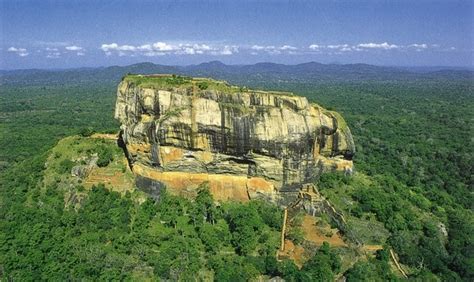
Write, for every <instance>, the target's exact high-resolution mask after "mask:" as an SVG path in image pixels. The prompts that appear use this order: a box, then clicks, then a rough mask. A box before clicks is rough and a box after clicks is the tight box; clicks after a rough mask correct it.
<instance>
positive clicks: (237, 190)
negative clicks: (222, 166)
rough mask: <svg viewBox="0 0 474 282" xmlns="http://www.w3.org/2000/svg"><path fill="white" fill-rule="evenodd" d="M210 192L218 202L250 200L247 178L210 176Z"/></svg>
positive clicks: (220, 175)
mask: <svg viewBox="0 0 474 282" xmlns="http://www.w3.org/2000/svg"><path fill="white" fill-rule="evenodd" d="M208 176H209V178H208V179H209V180H208V181H209V190H210V192H211V193H212V195H213V196H214V199H215V200H217V201H228V200H234V201H240V202H246V201H248V200H249V195H248V193H247V177H246V176H233V175H222V174H209V175H208Z"/></svg>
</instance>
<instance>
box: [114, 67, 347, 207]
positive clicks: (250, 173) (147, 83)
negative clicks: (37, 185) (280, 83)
mask: <svg viewBox="0 0 474 282" xmlns="http://www.w3.org/2000/svg"><path fill="white" fill-rule="evenodd" d="M115 117H116V119H118V120H119V121H120V123H121V130H122V132H121V136H122V140H123V142H124V144H125V147H126V151H127V155H128V158H129V161H130V165H131V166H132V169H133V171H134V172H135V173H136V174H137V179H138V182H137V183H138V185H141V186H144V185H145V186H147V185H148V186H150V185H151V186H153V187H152V188H153V189H154V190H159V189H160V187H164V186H166V187H167V189H168V190H169V191H170V192H171V193H175V194H184V195H186V194H191V195H192V194H193V193H195V191H196V188H197V187H198V186H199V185H201V184H203V183H205V182H207V183H208V185H209V187H210V190H211V192H212V193H213V195H214V197H215V198H216V199H218V200H226V199H235V200H242V201H244V200H248V199H251V198H257V197H261V198H267V199H269V200H272V201H274V202H279V203H281V204H285V202H288V197H285V196H286V195H294V193H298V191H299V189H300V187H301V186H302V185H303V184H304V183H309V182H311V181H313V180H314V179H315V178H316V177H318V175H319V174H321V173H324V172H326V171H330V170H345V171H348V172H350V171H352V161H351V159H352V156H353V154H354V143H353V140H352V135H351V132H350V130H349V128H348V127H347V125H346V123H345V122H344V120H343V119H342V118H341V116H340V115H339V114H337V113H335V112H331V111H328V110H325V109H323V108H322V107H320V106H318V105H316V104H310V103H309V102H308V100H307V99H306V98H304V97H298V96H295V95H293V94H292V93H286V92H274V91H271V92H266V91H256V90H249V89H246V88H242V87H236V86H230V85H228V84H227V83H226V82H224V81H216V80H211V79H203V78H187V77H179V76H170V75H150V76H142V75H128V76H126V77H124V78H123V80H122V82H121V83H120V85H119V87H118V92H117V103H116V109H115ZM156 187H158V188H156ZM142 188H145V189H147V188H150V187H142ZM155 192H156V191H155ZM290 198H291V197H290Z"/></svg>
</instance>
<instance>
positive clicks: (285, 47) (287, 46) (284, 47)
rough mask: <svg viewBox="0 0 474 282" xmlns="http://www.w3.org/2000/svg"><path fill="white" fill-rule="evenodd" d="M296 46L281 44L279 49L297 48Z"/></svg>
mask: <svg viewBox="0 0 474 282" xmlns="http://www.w3.org/2000/svg"><path fill="white" fill-rule="evenodd" d="M297 49H298V48H296V47H294V46H291V45H283V46H281V47H280V50H297Z"/></svg>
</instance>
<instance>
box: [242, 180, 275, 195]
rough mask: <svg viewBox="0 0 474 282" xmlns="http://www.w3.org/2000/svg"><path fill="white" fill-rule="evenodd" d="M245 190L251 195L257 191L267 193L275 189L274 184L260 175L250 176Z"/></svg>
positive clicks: (257, 192)
mask: <svg viewBox="0 0 474 282" xmlns="http://www.w3.org/2000/svg"><path fill="white" fill-rule="evenodd" d="M247 191H248V194H249V195H250V196H251V197H252V196H254V195H257V194H259V193H262V194H266V195H269V194H272V193H273V192H274V191H275V186H274V185H273V184H272V183H271V182H269V181H267V180H265V179H263V178H261V177H251V178H249V179H248V180H247Z"/></svg>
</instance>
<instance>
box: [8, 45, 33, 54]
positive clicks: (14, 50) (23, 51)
mask: <svg viewBox="0 0 474 282" xmlns="http://www.w3.org/2000/svg"><path fill="white" fill-rule="evenodd" d="M7 51H8V52H12V53H15V54H17V55H18V56H20V57H26V56H28V55H29V54H30V53H28V50H26V49H25V48H16V47H13V46H12V47H10V48H8V49H7Z"/></svg>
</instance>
